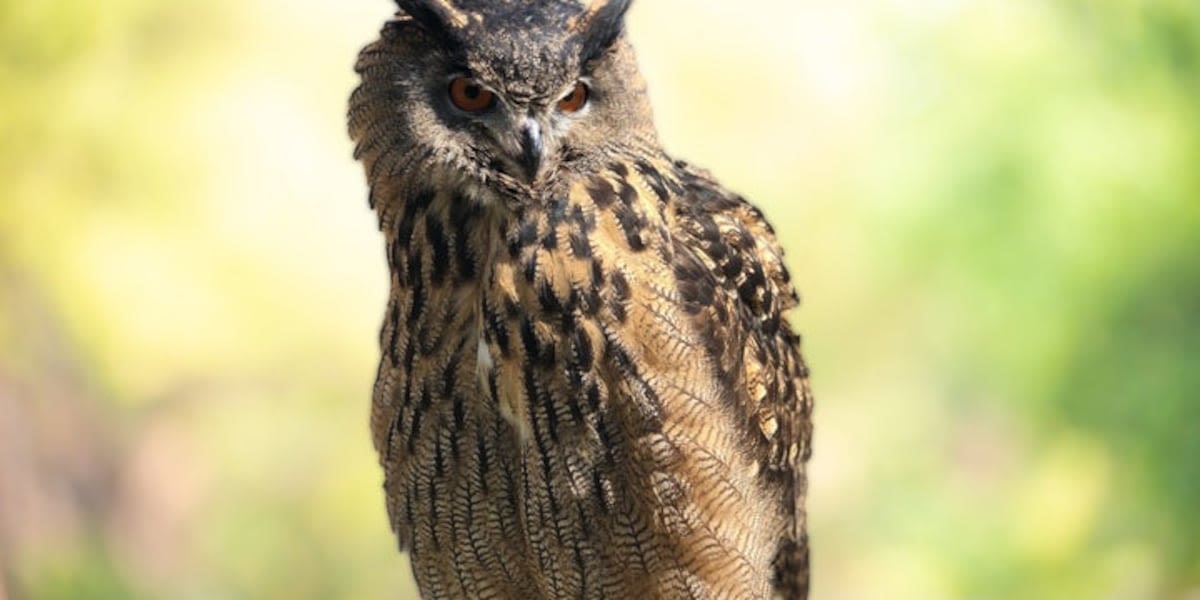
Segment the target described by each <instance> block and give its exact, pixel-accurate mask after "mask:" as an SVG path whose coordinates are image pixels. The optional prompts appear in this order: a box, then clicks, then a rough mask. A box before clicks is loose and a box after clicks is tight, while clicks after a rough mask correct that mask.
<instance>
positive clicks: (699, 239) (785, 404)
mask: <svg viewBox="0 0 1200 600" xmlns="http://www.w3.org/2000/svg"><path fill="white" fill-rule="evenodd" d="M680 167H681V168H680V172H679V174H680V183H681V184H682V187H683V190H682V192H683V193H682V194H680V195H679V197H678V198H677V202H676V203H675V204H674V208H673V213H674V215H673V216H674V218H675V222H674V227H673V232H672V233H673V238H674V239H675V250H676V252H675V262H676V266H675V269H676V277H677V280H678V281H679V282H680V284H679V285H680V292H681V296H682V297H683V299H684V301H685V302H694V303H696V304H703V305H704V306H703V307H696V308H698V309H699V311H698V314H697V323H698V324H699V325H700V326H701V327H702V328H708V329H709V331H708V332H707V333H708V334H709V335H706V336H705V337H706V339H709V340H712V343H713V347H712V348H711V351H712V352H713V353H715V354H716V355H717V356H718V357H719V360H718V361H717V362H718V363H719V365H720V366H721V369H722V373H721V377H722V378H723V379H724V381H725V382H726V384H727V385H728V389H729V390H730V392H731V393H730V397H731V400H732V401H733V402H734V403H735V404H736V409H737V414H739V415H740V416H741V418H742V419H743V425H744V427H745V431H746V432H747V437H748V438H749V439H751V440H752V441H751V442H750V447H749V448H748V450H749V452H750V453H751V455H752V456H754V457H755V459H756V460H757V461H758V465H759V468H760V473H759V478H760V481H761V482H762V483H763V485H765V486H768V487H770V488H772V489H774V490H777V491H778V493H779V496H780V499H781V500H780V501H781V502H783V503H784V506H783V507H782V509H783V512H784V514H786V515H790V516H791V519H790V520H791V523H790V527H789V530H788V531H785V532H783V539H782V540H781V542H780V546H779V550H778V552H777V554H776V557H775V593H776V595H777V596H779V597H782V598H788V599H803V598H805V597H807V593H808V579H809V577H808V540H807V534H806V530H805V511H804V495H805V487H806V476H805V462H806V461H807V459H808V456H809V454H810V451H811V447H810V442H811V437H812V422H811V412H812V394H811V392H810V390H809V385H808V369H807V367H806V366H805V364H804V361H803V360H802V358H801V356H800V338H799V336H798V335H796V334H795V333H793V332H792V328H791V326H790V325H789V324H788V322H787V321H786V320H785V318H784V317H785V314H786V313H787V311H788V310H790V309H792V308H793V307H795V306H796V305H797V304H798V303H799V300H798V298H797V295H796V292H795V290H794V289H793V287H792V284H791V281H790V276H789V275H788V271H787V268H786V267H785V266H784V263H783V251H782V249H781V248H780V246H779V242H778V240H776V238H775V232H774V231H773V230H772V228H771V226H770V225H769V224H768V223H767V221H766V219H765V218H764V217H763V215H762V213H761V212H760V211H759V210H758V209H757V208H755V207H754V206H753V205H751V204H750V203H749V202H747V201H746V200H745V199H743V198H741V197H739V196H737V195H735V194H733V193H731V192H729V191H727V190H725V189H723V188H722V187H721V186H720V185H719V184H718V183H717V182H716V181H714V180H713V179H712V178H711V177H710V176H709V175H708V174H707V173H704V172H701V171H698V170H696V169H694V168H692V167H689V166H686V165H680Z"/></svg>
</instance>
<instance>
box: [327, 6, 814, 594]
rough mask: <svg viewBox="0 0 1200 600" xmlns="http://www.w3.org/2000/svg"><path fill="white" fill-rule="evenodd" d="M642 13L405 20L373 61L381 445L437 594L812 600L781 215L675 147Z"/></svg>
mask: <svg viewBox="0 0 1200 600" xmlns="http://www.w3.org/2000/svg"><path fill="white" fill-rule="evenodd" d="M626 4H627V1H625V2H621V1H616V0H614V1H612V2H604V1H603V0H601V2H599V3H597V4H595V5H593V6H592V7H590V8H588V7H583V6H581V5H578V4H575V3H573V2H568V1H566V0H558V1H547V2H542V3H536V2H532V3H530V2H517V1H515V0H509V1H496V2H481V1H480V0H460V1H459V2H458V3H457V4H449V3H448V2H446V0H412V1H409V2H401V6H402V8H403V12H402V13H401V15H400V16H399V18H398V19H397V20H396V21H393V22H391V23H389V24H388V25H387V26H386V27H385V29H384V33H383V36H382V38H381V39H380V40H379V41H377V42H375V43H374V44H372V45H370V46H368V47H367V48H366V49H364V51H363V53H362V55H361V56H360V60H359V64H358V70H359V72H360V73H361V74H362V76H363V84H362V85H361V86H360V88H359V89H358V90H357V91H356V92H355V94H354V96H353V98H352V100H351V112H350V126H351V134H352V136H353V137H354V138H355V140H356V141H357V142H358V150H357V154H358V156H359V158H361V159H362V160H363V163H364V166H365V168H366V171H367V174H368V179H369V183H370V184H371V198H372V204H373V205H374V207H375V208H376V210H377V211H378V215H379V219H380V226H381V228H382V229H383V231H384V233H385V237H386V240H387V255H388V264H389V266H390V269H391V295H390V300H389V303H388V307H387V312H386V317H385V322H384V326H383V329H382V332H381V340H380V341H381V347H382V359H381V362H380V366H379V373H378V379H377V382H376V387H375V394H374V404H373V410H372V420H371V425H372V430H373V433H374V440H375V446H376V448H377V449H378V451H379V453H380V460H381V463H382V464H383V467H384V471H385V474H386V482H385V486H384V487H385V490H386V492H387V498H388V512H389V515H390V517H391V522H392V526H393V528H394V530H395V532H396V534H397V536H398V538H399V542H400V546H401V548H402V549H405V550H407V551H409V552H410V553H411V556H412V564H413V570H414V573H415V575H416V578H417V582H418V584H419V586H420V589H421V592H422V595H423V596H425V597H427V598H516V599H522V600H525V599H528V600H532V599H540V598H613V599H624V598H767V597H771V596H772V595H776V596H782V597H785V598H803V597H804V596H805V595H806V591H807V585H808V583H807V582H808V562H807V556H808V549H807V539H806V535H805V519H804V508H803V497H804V487H805V475H804V461H805V460H806V459H807V456H808V454H809V448H810V446H809V440H810V434H811V424H810V420H809V416H810V412H811V397H810V394H809V392H808V385H807V372H806V370H805V367H804V365H803V363H802V361H801V359H800V356H799V352H798V338H797V337H796V336H795V335H794V334H792V333H791V330H790V327H789V325H788V324H787V322H786V321H784V320H783V314H784V312H785V311H786V310H788V309H789V308H791V307H792V306H794V305H795V304H796V299H795V294H794V292H793V290H792V288H791V285H790V283H789V279H788V275H787V271H786V270H785V268H784V266H783V262H782V256H781V251H780V249H779V247H778V245H777V242H776V241H775V238H774V234H773V232H772V231H771V229H770V227H769V226H768V225H767V224H766V222H765V221H764V220H763V218H762V215H761V214H760V213H759V212H758V211H757V210H756V209H755V208H753V207H752V206H751V205H749V204H748V203H746V202H745V201H744V200H742V199H741V198H739V197H737V196H735V195H733V194H731V193H729V192H727V191H725V190H723V189H722V188H721V187H720V186H719V185H718V184H717V183H716V182H715V181H713V180H712V179H710V178H709V177H708V176H707V175H706V174H704V173H702V172H700V171H698V170H696V169H694V168H692V167H690V166H687V165H685V164H683V163H680V162H676V161H673V160H671V159H670V158H668V157H667V156H666V155H665V154H664V153H663V151H662V150H661V149H660V148H659V146H658V144H657V141H656V139H655V136H654V131H653V125H652V123H651V120H650V116H649V110H648V108H647V106H646V99H645V93H644V89H643V86H642V83H641V80H640V77H639V76H638V74H637V71H636V67H635V64H634V61H633V57H632V51H631V49H630V48H629V46H628V43H627V42H626V41H625V40H624V36H623V35H622V33H621V29H620V27H621V18H622V14H623V12H624V9H625V5H626ZM463 81H466V82H467V84H469V85H472V86H478V87H475V88H471V89H473V90H474V92H473V93H470V90H468V92H469V93H465V94H464V93H458V92H461V91H462V90H463V89H467V88H463V87H462V86H463V85H467V84H464V83H463ZM456 86H458V87H457V88H456ZM581 86H584V87H581ZM580 89H583V90H584V92H585V94H586V95H585V96H584V97H585V103H584V104H580V103H578V102H575V100H578V99H579V96H578V93H579V90H580ZM480 99H483V100H488V99H490V100H491V102H490V103H488V102H480ZM569 100H570V102H568V101H569ZM484 104H487V106H485V107H483V108H481V109H479V110H474V109H475V108H477V107H479V106H482V105H484ZM463 107H466V108H465V109H464V108H463ZM468 109H470V110H468Z"/></svg>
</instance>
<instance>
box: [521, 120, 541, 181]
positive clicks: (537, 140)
mask: <svg viewBox="0 0 1200 600" xmlns="http://www.w3.org/2000/svg"><path fill="white" fill-rule="evenodd" d="M520 165H521V168H522V169H524V170H525V175H526V177H527V178H528V180H529V181H530V182H532V181H533V180H534V179H536V178H537V174H538V168H539V167H541V166H542V127H541V125H538V122H537V121H535V120H533V119H531V118H527V119H525V121H524V122H522V123H521V158H520Z"/></svg>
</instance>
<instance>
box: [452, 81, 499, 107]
mask: <svg viewBox="0 0 1200 600" xmlns="http://www.w3.org/2000/svg"><path fill="white" fill-rule="evenodd" d="M450 101H451V102H453V103H454V105H455V106H457V107H458V108H460V109H462V110H465V111H467V112H472V113H477V112H483V111H485V110H487V109H489V108H491V107H492V105H494V104H495V103H496V95H495V94H493V93H492V92H490V91H488V90H487V89H485V88H484V87H483V86H482V85H479V82H477V81H475V80H474V79H470V78H467V77H459V78H457V79H455V80H454V81H451V82H450Z"/></svg>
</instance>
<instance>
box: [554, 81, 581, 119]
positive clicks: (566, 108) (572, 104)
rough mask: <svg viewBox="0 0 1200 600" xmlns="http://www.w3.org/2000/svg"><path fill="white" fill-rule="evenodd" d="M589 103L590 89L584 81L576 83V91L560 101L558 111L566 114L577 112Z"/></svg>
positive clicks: (572, 91)
mask: <svg viewBox="0 0 1200 600" xmlns="http://www.w3.org/2000/svg"><path fill="white" fill-rule="evenodd" d="M587 101H588V88H587V85H585V84H584V83H583V82H582V81H579V82H576V83H575V89H573V90H571V93H570V94H567V95H566V96H563V99H562V100H559V101H558V110H561V111H562V112H565V113H573V112H577V111H578V110H579V109H581V108H583V105H584V104H587Z"/></svg>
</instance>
